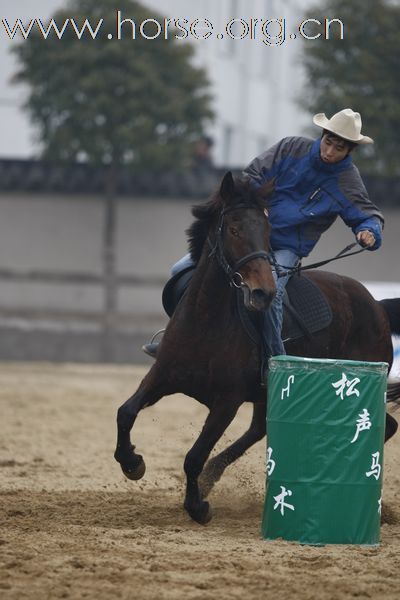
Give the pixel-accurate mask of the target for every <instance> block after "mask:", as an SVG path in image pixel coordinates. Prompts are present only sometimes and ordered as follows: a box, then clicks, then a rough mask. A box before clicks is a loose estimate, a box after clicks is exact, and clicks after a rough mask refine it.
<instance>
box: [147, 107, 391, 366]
mask: <svg viewBox="0 0 400 600" xmlns="http://www.w3.org/2000/svg"><path fill="white" fill-rule="evenodd" d="M313 122H314V124H315V125H317V126H318V127H321V128H322V135H321V137H320V138H318V139H316V140H311V139H308V138H305V137H287V138H284V139H283V140H281V141H280V142H278V143H277V144H275V145H274V146H272V147H271V148H270V149H269V150H267V151H266V152H264V153H263V154H261V155H260V156H258V157H257V158H255V159H254V160H253V161H252V162H251V163H250V164H249V165H248V166H247V167H246V169H245V170H244V176H245V177H248V178H250V179H251V180H252V181H253V182H254V183H255V184H256V185H258V186H260V185H262V184H264V183H265V182H267V181H269V180H272V179H274V192H273V194H272V196H271V198H270V199H269V201H268V210H269V220H270V223H271V226H272V229H271V235H270V244H271V248H272V250H273V251H274V254H275V259H276V262H277V263H278V264H280V265H284V266H285V267H294V266H296V265H297V264H298V262H299V261H300V260H301V259H302V258H303V257H305V256H308V254H309V253H310V252H311V250H312V249H313V248H314V246H315V244H316V243H317V242H318V240H319V238H320V236H321V235H322V233H323V232H324V231H326V230H327V229H328V228H329V227H330V226H331V225H332V224H333V222H334V221H335V219H336V217H337V216H338V215H339V216H340V217H341V218H342V219H343V221H344V222H345V223H346V225H348V226H349V227H351V229H352V231H353V233H354V234H355V236H356V239H357V241H358V243H359V244H360V245H362V246H365V247H366V248H368V250H376V249H378V248H379V246H380V245H381V241H382V229H383V223H384V220H383V216H382V214H381V212H380V211H379V210H378V209H377V207H376V206H375V205H374V204H373V203H372V202H371V201H370V199H369V197H368V194H367V191H366V189H365V186H364V184H363V182H362V179H361V176H360V173H359V171H358V169H357V167H356V166H355V165H354V164H353V161H352V157H351V153H352V151H353V149H354V148H356V147H357V146H358V145H359V144H372V143H373V140H372V139H371V138H370V137H368V136H366V135H362V134H361V116H360V114H359V113H357V112H354V111H353V110H351V109H350V108H345V109H343V110H341V111H339V112H337V113H336V114H334V115H333V116H332V117H331V118H330V119H328V118H327V117H326V116H325V114H324V113H318V114H316V115H315V116H314V118H313ZM190 265H193V262H192V260H191V257H190V255H186V256H184V257H183V258H182V259H181V260H180V261H178V262H177V263H176V264H175V265H174V266H173V267H172V274H173V275H174V274H176V273H177V272H179V271H180V270H183V269H185V268H186V267H188V266H190ZM274 277H275V281H276V286H277V291H276V295H275V298H274V300H273V302H272V304H271V306H270V308H269V309H268V310H267V311H265V313H264V327H263V338H264V345H265V346H266V349H267V353H268V355H269V356H274V355H277V354H285V348H284V345H283V342H282V337H281V330H282V314H283V309H282V299H283V293H284V288H285V285H286V283H287V281H288V279H289V275H285V276H283V277H279V278H278V277H277V276H276V273H275V271H274ZM143 349H144V351H145V352H147V353H148V354H150V355H151V356H155V353H156V349H157V344H147V345H146V346H144V347H143Z"/></svg>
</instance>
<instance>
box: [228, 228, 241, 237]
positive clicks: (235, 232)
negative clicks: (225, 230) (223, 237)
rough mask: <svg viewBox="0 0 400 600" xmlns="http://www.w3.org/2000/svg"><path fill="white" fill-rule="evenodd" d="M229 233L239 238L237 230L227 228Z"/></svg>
mask: <svg viewBox="0 0 400 600" xmlns="http://www.w3.org/2000/svg"><path fill="white" fill-rule="evenodd" d="M229 231H230V233H231V234H232V235H234V236H235V237H239V232H238V230H237V229H235V228H234V227H229Z"/></svg>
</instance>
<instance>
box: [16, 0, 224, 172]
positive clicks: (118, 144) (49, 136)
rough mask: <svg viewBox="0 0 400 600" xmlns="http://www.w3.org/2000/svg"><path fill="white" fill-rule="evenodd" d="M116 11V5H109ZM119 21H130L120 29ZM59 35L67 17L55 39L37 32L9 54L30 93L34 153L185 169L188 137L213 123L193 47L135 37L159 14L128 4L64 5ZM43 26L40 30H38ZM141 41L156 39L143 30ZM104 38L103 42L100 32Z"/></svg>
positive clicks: (85, 1)
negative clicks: (193, 61) (37, 141)
mask: <svg viewBox="0 0 400 600" xmlns="http://www.w3.org/2000/svg"><path fill="white" fill-rule="evenodd" d="M116 7H118V8H116ZM117 10H119V11H120V13H121V16H120V20H123V19H125V18H126V19H131V20H133V21H134V22H135V23H136V39H132V31H133V29H132V26H131V25H130V24H129V23H125V24H123V25H122V26H121V30H120V31H121V39H117V31H116V27H117ZM53 18H54V21H55V23H56V24H57V26H58V28H59V29H61V27H62V25H63V24H64V23H65V22H66V20H67V19H71V18H73V19H74V21H75V23H76V24H77V26H78V29H81V27H82V25H83V24H84V22H85V19H88V20H89V22H90V23H91V26H92V29H93V30H95V29H96V25H97V24H98V22H99V20H100V19H103V20H104V22H103V23H102V25H101V28H100V29H99V30H98V32H97V36H96V39H94V40H93V38H92V35H91V34H90V32H89V30H88V29H87V28H86V30H85V33H84V34H83V35H82V37H81V39H78V37H77V34H76V31H75V29H74V27H73V26H72V24H71V22H69V23H68V26H67V27H66V28H65V31H64V33H63V35H62V38H61V40H60V39H58V36H57V35H56V34H55V33H54V31H53V32H52V33H51V34H50V35H49V36H48V38H47V39H46V40H45V39H43V35H42V33H41V32H40V29H39V27H38V26H37V25H36V26H35V27H33V28H32V30H31V33H30V35H29V37H28V39H27V40H26V41H22V43H20V44H19V45H18V46H17V47H16V49H15V52H16V54H17V57H18V60H19V64H20V69H19V71H18V72H17V74H16V76H15V81H17V82H18V81H19V82H23V83H26V84H28V86H29V90H30V91H29V96H28V99H27V102H26V108H27V110H28V111H29V113H30V115H31V117H32V120H33V122H34V124H35V125H36V126H37V128H38V133H39V139H40V141H41V142H42V145H43V155H44V156H45V157H50V158H52V159H61V160H68V161H76V160H80V161H88V162H92V163H97V164H99V163H100V164H117V165H120V164H133V165H136V166H139V167H142V166H146V167H152V168H160V167H173V168H178V167H179V166H182V165H184V163H185V160H186V157H187V155H188V152H189V149H190V144H191V142H192V140H193V138H196V137H200V136H201V135H202V134H203V132H204V124H205V121H206V120H207V119H209V118H211V117H212V112H211V110H210V96H209V94H208V81H207V78H206V75H205V72H204V70H202V69H199V68H195V67H194V66H193V65H192V64H191V58H192V56H193V52H194V51H193V47H192V46H191V45H190V44H187V43H183V42H182V41H180V40H177V39H175V37H174V36H173V32H172V30H171V29H169V35H168V39H164V35H163V33H162V34H160V35H159V36H158V37H157V38H156V39H153V40H151V39H146V38H145V37H143V36H142V35H140V31H139V25H140V24H141V23H142V22H143V21H144V20H145V19H148V18H151V19H153V20H154V21H158V22H159V23H161V24H162V23H163V17H161V16H160V15H158V14H155V13H154V12H150V11H149V10H148V9H146V8H145V7H144V6H142V5H141V4H139V3H138V2H134V1H132V0H121V1H120V2H118V3H115V1H114V0H70V2H69V4H68V5H67V7H66V8H65V9H63V10H60V11H58V12H56V13H55V15H54V17H53ZM46 26H47V24H45V27H46ZM143 31H144V33H145V35H146V36H147V37H151V36H152V35H155V33H157V26H156V24H155V23H154V22H153V23H150V22H149V23H148V24H147V26H146V27H145V28H144V29H143ZM110 34H111V35H112V36H113V39H111V40H110V39H109V37H108V36H109V35H110Z"/></svg>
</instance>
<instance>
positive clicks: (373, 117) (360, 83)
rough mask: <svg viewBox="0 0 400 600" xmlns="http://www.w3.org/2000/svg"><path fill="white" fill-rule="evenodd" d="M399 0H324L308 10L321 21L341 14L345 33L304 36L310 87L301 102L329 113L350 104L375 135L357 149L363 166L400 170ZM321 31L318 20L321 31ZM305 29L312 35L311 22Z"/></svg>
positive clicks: (386, 171)
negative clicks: (370, 143)
mask: <svg viewBox="0 0 400 600" xmlns="http://www.w3.org/2000/svg"><path fill="white" fill-rule="evenodd" d="M399 4H400V3H399V2H393V1H392V2H388V1H385V0H374V1H373V2H368V1H366V0H351V2H349V1H348V0H325V2H322V5H321V2H319V3H318V5H316V6H315V7H314V8H312V7H311V8H310V11H309V12H310V15H309V16H310V17H312V18H315V19H319V20H320V21H323V20H324V19H325V18H326V17H327V18H329V19H333V18H337V19H341V21H342V22H343V24H344V39H343V40H340V39H339V36H338V35H335V37H334V38H333V39H329V40H326V39H324V37H323V36H321V37H320V38H319V39H316V40H313V41H311V40H310V41H308V40H307V41H305V42H304V45H303V57H304V63H305V69H306V76H307V81H308V84H307V90H308V91H307V92H306V96H305V97H304V98H302V100H301V104H302V105H303V107H305V108H307V109H308V110H310V111H312V112H325V113H326V114H327V116H328V117H330V116H331V115H332V114H334V113H335V112H337V111H338V110H341V109H342V108H347V107H349V108H352V109H353V110H356V111H359V112H360V113H361V116H362V119H363V132H364V133H366V134H367V135H370V136H371V137H372V138H374V140H375V144H374V145H373V146H369V147H368V148H365V149H363V150H360V151H357V164H358V165H359V166H360V168H361V169H362V171H363V172H369V173H380V174H386V175H398V174H400V161H399V159H398V156H397V152H398V140H399V137H400V103H399V98H400V78H399V77H398V70H399V64H400V43H399V32H400V5H399ZM321 31H322V28H321V27H320V26H318V30H317V32H321ZM334 31H335V28H334V27H333V26H332V29H331V32H332V33H333V32H334ZM336 31H337V32H338V29H336ZM307 32H308V34H309V35H312V30H311V28H310V27H309V28H308V29H307ZM317 32H315V33H317Z"/></svg>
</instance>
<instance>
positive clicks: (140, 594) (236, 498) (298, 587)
mask: <svg viewBox="0 0 400 600" xmlns="http://www.w3.org/2000/svg"><path fill="white" fill-rule="evenodd" d="M145 371H146V369H145V368H143V367H140V368H139V367H132V366H126V367H125V366H119V367H114V366H101V365H58V366H54V365H50V364H34V363H33V364H6V363H3V364H1V365H0V414H1V425H2V426H1V437H0V489H1V495H0V503H1V508H0V597H1V598H2V599H13V600H14V599H15V600H23V599H25V598H26V599H37V600H39V599H40V600H43V599H47V598H51V599H52V598H71V599H75V598H96V599H97V600H103V599H104V600H105V599H109V598H122V599H138V600H142V599H143V600H147V599H149V600H150V599H154V600H155V599H166V600H167V599H168V600H169V599H171V600H181V599H182V600H183V599H184V600H192V599H193V600H194V599H196V600H200V599H210V600H211V599H212V600H215V599H218V600H224V599H225V598H226V599H229V600H232V599H235V598H243V597H245V598H248V599H253V598H254V599H258V598H260V599H261V598H262V599H263V600H264V599H267V598H268V599H269V598H271V599H274V600H280V599H282V600H288V599H289V598H296V599H300V600H303V599H304V600H306V599H307V600H309V599H314V598H315V599H319V600H325V599H326V600H327V599H338V600H339V599H342V598H352V597H354V598H378V597H379V598H385V599H386V598H387V599H389V598H390V599H393V600H394V599H396V600H397V599H398V598H399V597H400V503H399V491H400V434H397V436H396V437H395V438H394V439H393V440H391V441H390V442H389V443H388V444H387V446H386V452H385V474H384V503H385V507H384V523H383V525H382V543H381V545H380V546H379V547H377V548H366V547H356V546H325V547H322V548H319V547H308V546H300V545H297V544H291V543H286V542H279V541H277V542H266V541H263V540H262V539H260V534H259V530H260V518H261V513H262V507H263V499H264V463H265V458H264V457H265V444H264V443H259V444H258V445H257V446H255V447H254V448H252V449H251V450H250V451H249V452H248V453H247V455H246V456H245V457H243V458H242V459H241V460H240V461H238V462H237V463H236V465H234V466H232V467H230V468H229V469H228V470H227V472H226V474H225V476H224V478H223V479H222V480H221V481H220V483H219V484H218V485H217V486H216V488H215V490H214V491H213V492H212V494H211V496H210V501H211V503H212V505H213V509H214V518H213V520H212V521H211V522H210V523H209V524H208V525H207V526H205V527H202V526H199V525H197V524H195V523H193V522H192V521H191V520H190V519H189V517H188V516H187V515H186V513H185V512H184V511H183V509H182V501H183V491H184V476H183V468H182V464H183V460H184V456H185V453H186V451H187V450H188V449H189V447H190V446H191V444H192V443H193V441H194V440H195V438H196V436H197V433H198V432H199V430H200V428H201V426H202V424H203V421H204V418H205V415H206V410H205V409H204V408H203V407H201V406H200V405H199V404H197V403H196V402H195V401H194V400H192V399H189V398H186V397H185V396H181V395H176V396H173V397H170V398H165V399H163V400H161V401H160V403H159V404H158V405H157V406H155V407H153V408H150V409H147V410H146V411H144V412H143V413H142V414H141V415H140V416H139V419H138V421H137V425H136V433H135V436H134V440H135V443H136V444H137V449H138V451H139V452H140V453H143V455H144V458H145V460H146V464H147V472H146V474H145V477H144V479H142V480H141V481H139V482H131V481H128V480H126V479H124V477H123V475H122V473H121V471H120V469H119V466H118V465H117V463H116V462H115V461H114V459H113V451H114V444H115V429H116V428H115V416H116V410H117V408H118V406H119V405H120V404H121V403H122V401H123V400H125V399H126V398H127V397H128V396H129V395H130V394H131V393H132V391H134V390H135V389H136V387H137V385H138V383H139V381H140V379H141V377H142V376H143V374H144V373H145ZM250 414H251V408H250V407H249V406H244V407H242V409H241V411H240V413H239V415H238V417H237V419H236V421H235V422H234V424H233V425H232V426H231V427H230V429H229V430H228V432H227V434H226V435H225V436H224V438H223V440H222V441H221V443H220V444H219V445H218V448H222V447H223V446H224V445H226V444H227V443H228V442H229V441H231V440H233V439H235V438H236V437H237V436H238V435H239V434H240V433H241V432H242V431H243V430H244V429H245V428H246V427H247V424H248V423H249V420H250Z"/></svg>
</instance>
